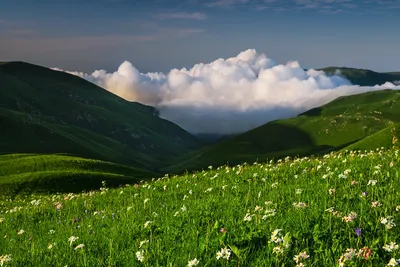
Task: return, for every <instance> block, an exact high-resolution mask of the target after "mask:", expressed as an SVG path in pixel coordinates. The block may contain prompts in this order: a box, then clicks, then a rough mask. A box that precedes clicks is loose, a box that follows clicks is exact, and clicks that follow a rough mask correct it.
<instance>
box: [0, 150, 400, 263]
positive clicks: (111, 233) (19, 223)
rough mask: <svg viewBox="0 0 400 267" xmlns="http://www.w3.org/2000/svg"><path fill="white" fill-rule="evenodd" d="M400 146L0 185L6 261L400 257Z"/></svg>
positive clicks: (0, 243)
mask: <svg viewBox="0 0 400 267" xmlns="http://www.w3.org/2000/svg"><path fill="white" fill-rule="evenodd" d="M399 164H400V161H399V150H398V149H396V148H393V149H380V148H378V149H376V150H368V151H343V152H333V153H330V154H327V155H325V156H323V157H303V158H285V159H281V160H277V161H272V160H271V161H269V162H266V163H254V164H251V165H250V164H244V165H237V166H232V167H228V166H222V167H218V168H213V167H212V166H210V167H209V168H208V169H207V170H204V171H201V172H196V173H192V174H185V175H181V176H168V175H166V176H164V177H162V178H158V179H156V178H154V179H153V180H152V181H141V182H138V183H136V184H127V185H125V186H121V187H119V188H114V189H111V188H108V186H107V180H105V181H104V182H103V186H102V187H101V188H99V190H96V191H90V192H85V193H76V194H73V193H69V194H66V193H64V194H61V193H59V194H30V195H21V194H20V195H17V196H16V197H13V198H11V197H7V196H4V195H3V196H2V197H0V266H68V267H72V266H396V265H399V264H400V260H399V259H400V253H399V249H398V248H399V246H398V244H397V242H400V241H399V237H400V231H399V226H398V225H399V220H400V214H399V213H400V193H399V189H400V188H399V187H400V186H399V185H400V177H399Z"/></svg>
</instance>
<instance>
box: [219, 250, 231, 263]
mask: <svg viewBox="0 0 400 267" xmlns="http://www.w3.org/2000/svg"><path fill="white" fill-rule="evenodd" d="M230 256H231V250H230V249H228V248H223V249H221V250H220V251H218V252H217V260H219V259H220V258H222V259H226V260H229V258H230Z"/></svg>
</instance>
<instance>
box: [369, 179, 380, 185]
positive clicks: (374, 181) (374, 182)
mask: <svg viewBox="0 0 400 267" xmlns="http://www.w3.org/2000/svg"><path fill="white" fill-rule="evenodd" d="M377 182H378V181H377V180H369V181H368V185H376V183H377Z"/></svg>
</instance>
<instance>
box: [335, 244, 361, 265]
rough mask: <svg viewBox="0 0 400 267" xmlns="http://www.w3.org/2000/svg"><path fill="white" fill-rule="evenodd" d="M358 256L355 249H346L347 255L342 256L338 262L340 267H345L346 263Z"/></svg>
mask: <svg viewBox="0 0 400 267" xmlns="http://www.w3.org/2000/svg"><path fill="white" fill-rule="evenodd" d="M356 255H357V254H356V252H355V250H354V249H353V248H348V249H346V253H344V254H342V255H341V256H340V258H339V260H338V262H339V266H344V265H345V262H346V261H351V260H352V259H353V257H355V256H356Z"/></svg>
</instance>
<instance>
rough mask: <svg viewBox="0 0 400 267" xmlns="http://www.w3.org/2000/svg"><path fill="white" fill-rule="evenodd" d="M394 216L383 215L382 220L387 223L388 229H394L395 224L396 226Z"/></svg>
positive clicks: (382, 222) (384, 223)
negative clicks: (385, 216)
mask: <svg viewBox="0 0 400 267" xmlns="http://www.w3.org/2000/svg"><path fill="white" fill-rule="evenodd" d="M392 218H393V217H392V216H388V217H387V218H384V217H381V218H380V222H381V224H383V225H385V227H386V229H392V228H393V226H396V224H395V223H394V221H393V219H392Z"/></svg>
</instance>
